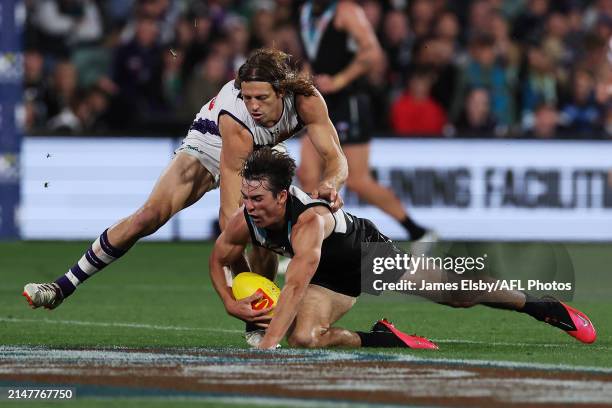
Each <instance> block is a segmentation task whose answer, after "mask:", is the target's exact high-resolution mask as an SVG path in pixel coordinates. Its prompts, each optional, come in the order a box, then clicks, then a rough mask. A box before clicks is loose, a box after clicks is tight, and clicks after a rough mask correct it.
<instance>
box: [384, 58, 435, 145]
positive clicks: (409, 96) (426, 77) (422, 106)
mask: <svg viewBox="0 0 612 408" xmlns="http://www.w3.org/2000/svg"><path fill="white" fill-rule="evenodd" d="M432 82H433V78H432V75H431V70H430V69H429V68H428V67H417V68H415V69H414V70H413V72H412V73H411V75H410V79H409V80H408V86H407V87H406V90H405V92H404V93H403V94H402V95H401V96H400V97H399V99H397V100H396V101H395V102H394V103H393V105H392V107H391V124H392V127H393V131H394V132H396V133H399V134H402V135H419V136H440V135H442V131H443V129H444V125H446V113H445V112H444V110H443V109H442V107H441V106H440V105H439V104H438V103H437V102H436V101H434V99H433V98H432V97H431V95H430V91H431V85H432Z"/></svg>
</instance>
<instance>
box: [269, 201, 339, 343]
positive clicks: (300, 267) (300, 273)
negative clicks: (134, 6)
mask: <svg viewBox="0 0 612 408" xmlns="http://www.w3.org/2000/svg"><path fill="white" fill-rule="evenodd" d="M333 228H334V219H333V217H332V215H331V213H330V212H329V210H328V209H327V208H325V207H314V208H311V209H309V210H307V211H305V212H304V213H303V214H302V215H300V217H299V218H298V222H297V223H296V224H295V226H294V227H293V230H292V231H291V246H292V247H293V251H294V256H293V258H292V259H291V262H290V263H289V266H288V268H287V273H286V275H285V285H284V286H283V288H282V290H281V294H280V297H279V299H278V303H277V305H276V308H275V309H274V318H273V319H272V321H271V322H270V326H269V327H268V329H267V330H266V335H265V337H264V338H263V340H262V341H261V343H260V344H259V346H258V348H260V349H268V348H272V347H276V345H277V344H278V343H279V342H280V341H281V340H282V339H283V337H285V334H286V333H287V331H288V330H289V327H290V326H291V324H292V323H293V320H294V319H295V316H296V314H297V312H298V309H299V307H300V304H301V303H302V299H303V298H304V295H305V294H306V290H307V288H308V284H309V283H310V280H311V279H312V277H313V276H314V274H315V272H316V270H317V267H318V266H319V260H320V259H321V245H322V244H323V240H324V239H325V238H326V237H327V236H329V234H331V232H332V230H333Z"/></svg>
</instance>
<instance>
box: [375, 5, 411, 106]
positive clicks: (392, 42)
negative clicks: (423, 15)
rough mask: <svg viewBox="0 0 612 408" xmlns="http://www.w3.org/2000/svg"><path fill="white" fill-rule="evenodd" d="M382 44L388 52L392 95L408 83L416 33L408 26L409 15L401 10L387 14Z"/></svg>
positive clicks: (388, 76)
mask: <svg viewBox="0 0 612 408" xmlns="http://www.w3.org/2000/svg"><path fill="white" fill-rule="evenodd" d="M383 27H384V28H383V33H382V38H381V45H382V47H383V49H384V50H385V52H386V54H387V63H388V75H387V80H388V82H389V88H390V90H391V93H392V95H393V94H395V93H396V92H399V91H400V90H401V89H402V88H403V87H404V84H405V83H406V73H407V72H408V68H409V66H410V63H411V61H412V47H413V44H414V34H413V33H412V32H411V31H410V29H409V27H408V17H407V16H406V14H404V12H403V11H401V10H391V11H389V12H388V13H387V14H386V15H385V19H384V24H383Z"/></svg>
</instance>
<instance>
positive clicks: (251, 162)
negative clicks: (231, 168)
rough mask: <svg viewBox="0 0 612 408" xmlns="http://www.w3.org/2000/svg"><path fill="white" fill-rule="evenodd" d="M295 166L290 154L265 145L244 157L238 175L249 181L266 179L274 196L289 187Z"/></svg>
mask: <svg viewBox="0 0 612 408" xmlns="http://www.w3.org/2000/svg"><path fill="white" fill-rule="evenodd" d="M295 168H296V165H295V160H293V159H292V158H291V156H289V155H288V154H287V153H283V152H279V151H277V150H274V149H272V148H271V147H267V146H266V147H261V148H259V149H256V150H255V151H253V152H252V153H251V154H250V155H249V156H248V157H247V158H246V160H245V162H244V166H243V167H242V171H241V172H240V175H241V176H242V177H243V178H244V179H245V180H249V181H253V180H257V181H264V180H266V181H267V182H268V186H269V190H270V191H271V192H272V195H273V196H274V197H276V196H277V195H278V193H280V192H281V191H283V190H288V189H289V186H290V185H291V181H292V180H293V176H294V175H295Z"/></svg>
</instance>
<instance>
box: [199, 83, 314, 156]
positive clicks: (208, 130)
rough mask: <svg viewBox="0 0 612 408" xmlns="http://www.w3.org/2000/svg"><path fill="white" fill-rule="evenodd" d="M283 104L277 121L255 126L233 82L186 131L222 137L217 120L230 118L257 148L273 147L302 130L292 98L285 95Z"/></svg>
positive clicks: (204, 107) (210, 102)
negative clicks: (240, 127)
mask: <svg viewBox="0 0 612 408" xmlns="http://www.w3.org/2000/svg"><path fill="white" fill-rule="evenodd" d="M282 101H283V113H282V114H281V117H280V119H279V120H278V122H276V124H274V126H271V127H269V128H267V127H264V126H261V125H258V124H257V123H256V122H255V120H254V119H253V117H252V116H251V115H250V114H249V111H248V110H247V108H246V105H245V104H244V101H243V100H242V96H241V94H240V89H237V88H236V87H235V86H234V80H231V81H229V82H228V83H227V84H225V85H224V86H223V88H221V90H220V91H219V93H218V94H217V96H215V97H214V98H212V99H211V100H210V101H208V103H206V104H205V105H204V106H203V107H202V109H200V112H199V113H198V114H197V116H196V119H195V120H194V121H193V124H192V125H191V128H190V129H189V131H190V132H191V131H197V132H200V133H203V134H210V135H213V136H216V137H219V138H221V133H220V132H219V118H220V117H221V115H229V116H231V117H232V118H234V120H236V121H237V122H238V123H240V124H241V125H242V126H244V127H245V128H246V129H247V130H248V131H249V132H250V133H251V135H252V136H253V143H254V145H255V146H256V147H261V146H274V145H276V144H278V143H280V142H282V141H284V140H286V139H288V138H290V137H292V136H294V135H296V133H298V132H299V131H300V130H302V129H303V127H304V125H303V123H302V121H301V120H300V118H299V116H298V114H297V110H296V106H295V98H294V95H293V94H291V93H287V95H285V96H284V97H283V100H282Z"/></svg>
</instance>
